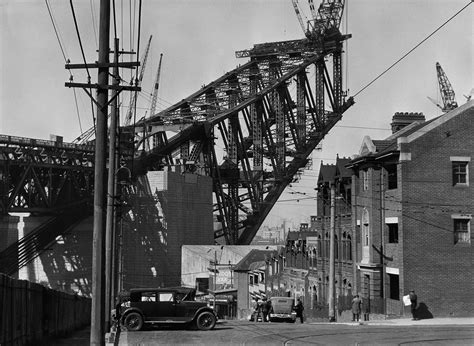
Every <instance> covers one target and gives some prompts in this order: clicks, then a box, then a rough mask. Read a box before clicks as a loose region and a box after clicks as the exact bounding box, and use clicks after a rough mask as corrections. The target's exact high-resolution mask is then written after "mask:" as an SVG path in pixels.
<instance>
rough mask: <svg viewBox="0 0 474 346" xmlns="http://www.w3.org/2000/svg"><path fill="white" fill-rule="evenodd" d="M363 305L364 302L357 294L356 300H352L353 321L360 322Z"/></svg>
mask: <svg viewBox="0 0 474 346" xmlns="http://www.w3.org/2000/svg"><path fill="white" fill-rule="evenodd" d="M361 305H362V300H361V299H360V298H359V295H358V294H356V296H355V297H354V299H352V321H357V322H359V317H360V310H361Z"/></svg>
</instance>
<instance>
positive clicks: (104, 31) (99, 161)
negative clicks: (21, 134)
mask: <svg viewBox="0 0 474 346" xmlns="http://www.w3.org/2000/svg"><path fill="white" fill-rule="evenodd" d="M99 21H100V22H99V59H98V61H97V62H95V63H84V64H70V63H69V62H68V63H66V69H68V70H71V69H83V68H86V69H92V68H97V69H98V77H97V83H96V84H94V83H91V81H90V78H89V80H88V81H87V83H77V82H72V81H71V82H66V83H65V86H66V87H69V88H71V87H73V88H76V87H78V88H82V89H83V90H84V91H85V92H86V93H87V95H89V97H90V98H91V99H92V101H93V102H94V103H95V104H96V106H97V119H96V134H95V137H96V139H95V161H94V224H93V240H92V312H91V335H90V344H91V345H103V344H104V343H105V335H104V322H105V321H106V318H105V298H106V294H105V293H106V290H105V287H104V279H105V272H106V271H105V242H106V239H105V233H106V232H105V220H106V219H105V214H106V208H105V206H106V204H105V202H106V193H105V192H106V189H105V186H106V184H105V169H106V150H107V115H108V106H109V103H110V102H111V101H112V100H115V99H116V98H117V97H118V95H119V93H120V92H121V91H123V90H130V91H140V90H141V89H140V87H137V86H122V85H118V84H114V85H109V67H110V66H114V67H117V68H118V67H124V68H134V67H138V66H139V65H140V64H139V62H138V61H137V62H122V63H120V62H118V61H116V62H114V63H113V64H110V63H109V36H110V0H100V14H99ZM116 51H118V48H116ZM90 89H97V97H96V98H94V95H92V93H91V92H90ZM109 89H113V90H116V91H117V92H116V93H115V94H114V96H113V98H112V99H111V100H109V99H108V96H109V95H108V91H109Z"/></svg>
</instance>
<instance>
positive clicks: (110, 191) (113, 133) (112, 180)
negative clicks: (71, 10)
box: [105, 38, 120, 331]
mask: <svg viewBox="0 0 474 346" xmlns="http://www.w3.org/2000/svg"><path fill="white" fill-rule="evenodd" d="M118 56H119V40H118V38H116V39H115V40H114V69H113V71H114V72H113V76H114V79H113V81H112V84H113V85H119V84H120V77H119V69H118V66H117V63H118ZM117 93H118V91H115V94H117ZM110 113H111V116H110V130H109V132H110V136H109V169H108V176H107V219H106V224H105V329H106V331H108V330H109V329H110V310H111V309H110V307H111V305H112V304H113V303H112V297H113V290H112V286H113V284H112V283H113V282H114V280H113V279H112V275H113V272H112V263H113V256H112V254H113V253H114V251H113V243H114V242H113V238H114V236H113V235H114V229H115V196H116V190H117V189H116V176H115V173H116V169H117V167H116V166H117V162H116V160H115V159H116V155H115V151H116V148H117V124H118V97H115V98H114V100H113V102H112V107H111V111H110Z"/></svg>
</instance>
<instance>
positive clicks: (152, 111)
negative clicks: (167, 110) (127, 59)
mask: <svg viewBox="0 0 474 346" xmlns="http://www.w3.org/2000/svg"><path fill="white" fill-rule="evenodd" d="M162 58H163V53H161V54H160V62H159V63H158V70H157V71H156V79H155V86H154V88H153V94H152V98H151V106H150V116H153V115H155V109H156V101H157V99H158V89H159V87H160V74H161V60H162Z"/></svg>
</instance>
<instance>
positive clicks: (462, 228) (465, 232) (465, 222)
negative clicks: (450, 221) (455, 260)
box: [454, 219, 471, 244]
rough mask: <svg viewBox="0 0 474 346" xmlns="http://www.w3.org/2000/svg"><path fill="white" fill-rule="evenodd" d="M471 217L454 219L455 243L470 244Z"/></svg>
mask: <svg viewBox="0 0 474 346" xmlns="http://www.w3.org/2000/svg"><path fill="white" fill-rule="evenodd" d="M469 222H470V220H469V219H456V220H454V244H458V243H464V244H470V242H471V234H470V233H471V232H470V229H469Z"/></svg>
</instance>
